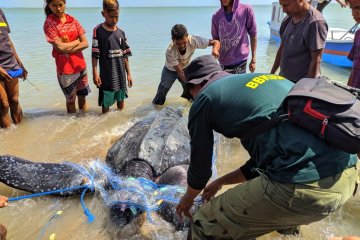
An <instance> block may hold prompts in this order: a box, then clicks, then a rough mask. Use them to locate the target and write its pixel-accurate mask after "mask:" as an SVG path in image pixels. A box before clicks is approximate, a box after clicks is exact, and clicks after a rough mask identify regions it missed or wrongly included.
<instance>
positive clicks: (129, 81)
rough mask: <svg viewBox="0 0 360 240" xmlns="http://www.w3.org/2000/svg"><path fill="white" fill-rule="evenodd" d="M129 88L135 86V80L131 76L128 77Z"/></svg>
mask: <svg viewBox="0 0 360 240" xmlns="http://www.w3.org/2000/svg"><path fill="white" fill-rule="evenodd" d="M127 81H128V87H129V88H131V87H132V86H133V80H132V77H131V75H130V74H129V75H127Z"/></svg>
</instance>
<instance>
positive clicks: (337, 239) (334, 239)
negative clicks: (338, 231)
mask: <svg viewBox="0 0 360 240" xmlns="http://www.w3.org/2000/svg"><path fill="white" fill-rule="evenodd" d="M329 240H360V237H357V236H347V237H332V238H330V239H329Z"/></svg>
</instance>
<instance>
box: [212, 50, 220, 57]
mask: <svg viewBox="0 0 360 240" xmlns="http://www.w3.org/2000/svg"><path fill="white" fill-rule="evenodd" d="M211 54H212V55H213V56H214V57H215V58H216V59H217V58H219V57H220V53H219V50H218V49H213V50H212V52H211Z"/></svg>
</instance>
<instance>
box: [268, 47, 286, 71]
mask: <svg viewBox="0 0 360 240" xmlns="http://www.w3.org/2000/svg"><path fill="white" fill-rule="evenodd" d="M283 47H284V44H283V43H282V42H281V43H280V46H279V49H278V50H277V53H276V57H275V60H274V64H273V66H272V69H271V72H270V73H271V74H275V73H276V71H277V70H278V69H279V67H280V60H281V55H282V50H283Z"/></svg>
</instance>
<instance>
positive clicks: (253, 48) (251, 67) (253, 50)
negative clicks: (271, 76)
mask: <svg viewBox="0 0 360 240" xmlns="http://www.w3.org/2000/svg"><path fill="white" fill-rule="evenodd" d="M250 46H251V61H250V64H249V70H250V72H252V73H253V72H255V69H256V49H257V36H253V37H250Z"/></svg>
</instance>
